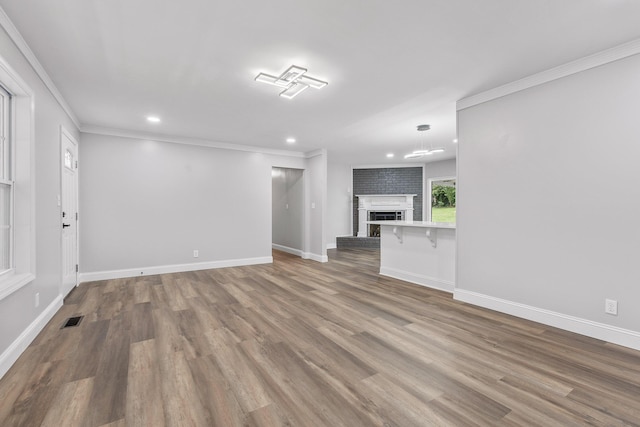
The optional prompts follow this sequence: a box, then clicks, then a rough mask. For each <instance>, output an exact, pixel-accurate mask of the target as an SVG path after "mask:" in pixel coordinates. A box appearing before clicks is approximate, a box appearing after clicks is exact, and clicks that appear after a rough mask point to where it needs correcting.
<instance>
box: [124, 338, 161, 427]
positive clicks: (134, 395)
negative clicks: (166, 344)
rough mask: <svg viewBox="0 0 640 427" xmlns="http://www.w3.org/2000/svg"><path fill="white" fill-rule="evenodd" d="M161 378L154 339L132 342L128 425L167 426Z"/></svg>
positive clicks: (128, 374)
mask: <svg viewBox="0 0 640 427" xmlns="http://www.w3.org/2000/svg"><path fill="white" fill-rule="evenodd" d="M161 378H162V376H161V375H160V366H159V363H158V354H157V353H156V352H155V342H154V340H152V339H151V340H147V341H139V342H135V343H133V344H131V348H130V355H129V369H128V372H127V401H126V411H125V421H126V424H127V426H129V427H134V426H139V427H146V426H154V427H163V426H164V425H165V420H164V405H163V400H162V393H161V387H160V386H161V384H160V382H161Z"/></svg>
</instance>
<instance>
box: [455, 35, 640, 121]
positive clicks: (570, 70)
mask: <svg viewBox="0 0 640 427" xmlns="http://www.w3.org/2000/svg"><path fill="white" fill-rule="evenodd" d="M639 53H640V39H636V40H632V41H630V42H627V43H624V44H621V45H619V46H616V47H612V48H611V49H607V50H603V51H601V52H598V53H595V54H593V55H589V56H585V57H584V58H580V59H577V60H575V61H571V62H568V63H566V64H563V65H560V66H558V67H554V68H551V69H549V70H545V71H542V72H540V73H536V74H533V75H531V76H528V77H525V78H523V79H520V80H516V81H514V82H511V83H507V84H505V85H502V86H498V87H496V88H494V89H489V90H487V91H485V92H481V93H478V94H476V95H472V96H469V97H467V98H463V99H461V100H459V101H458V102H457V103H456V110H457V111H460V110H464V109H465V108H469V107H473V106H474V105H478V104H482V103H483V102H487V101H491V100H494V99H497V98H501V97H503V96H506V95H510V94H512V93H515V92H519V91H521V90H525V89H529V88H532V87H534V86H539V85H541V84H544V83H548V82H551V81H553V80H558V79H561V78H563V77H567V76H570V75H572V74H576V73H579V72H581V71H586V70H589V69H591V68H595V67H599V66H601V65H604V64H608V63H610V62H614V61H618V60H620V59H624V58H627V57H629V56H633V55H637V54H639Z"/></svg>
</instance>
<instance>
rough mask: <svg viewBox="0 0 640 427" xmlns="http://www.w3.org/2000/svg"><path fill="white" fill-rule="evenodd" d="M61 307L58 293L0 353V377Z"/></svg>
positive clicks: (60, 297) (60, 296) (60, 298)
mask: <svg viewBox="0 0 640 427" xmlns="http://www.w3.org/2000/svg"><path fill="white" fill-rule="evenodd" d="M60 307H62V295H58V296H57V297H56V298H55V299H54V300H53V301H52V302H51V304H49V306H48V307H47V308H46V309H45V310H44V311H43V312H42V313H40V315H39V316H38V317H37V318H36V319H35V320H34V321H33V322H31V324H30V325H29V326H28V327H27V328H26V329H25V330H24V331H22V333H21V334H20V336H19V337H18V338H16V340H15V341H14V342H12V343H11V345H9V347H7V349H6V350H5V351H4V352H3V353H2V354H1V355H0V378H2V377H3V376H4V374H6V373H7V371H8V370H9V369H10V368H11V366H12V365H13V364H14V363H15V362H16V360H18V357H20V355H21V354H22V353H23V352H24V351H25V350H26V348H27V347H29V344H31V342H32V341H33V340H34V339H35V338H36V337H37V336H38V334H39V333H40V332H41V331H42V330H43V329H44V327H45V326H46V325H47V323H49V321H50V320H51V319H52V318H53V316H54V315H55V314H56V313H57V312H58V310H59V309H60Z"/></svg>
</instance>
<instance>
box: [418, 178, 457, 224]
mask: <svg viewBox="0 0 640 427" xmlns="http://www.w3.org/2000/svg"><path fill="white" fill-rule="evenodd" d="M449 180H454V181H456V184H457V180H458V178H457V177H456V176H450V175H447V176H438V177H433V178H429V179H428V180H427V191H426V194H427V195H428V197H429V203H428V204H427V203H425V206H426V207H427V209H428V210H427V221H429V222H431V221H432V220H433V219H432V213H431V210H432V209H433V197H432V196H431V194H432V192H433V183H434V182H438V181H449ZM447 224H455V222H450V223H447Z"/></svg>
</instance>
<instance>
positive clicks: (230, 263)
mask: <svg viewBox="0 0 640 427" xmlns="http://www.w3.org/2000/svg"><path fill="white" fill-rule="evenodd" d="M271 263H273V257H270V256H268V257H257V258H242V259H228V260H222V261H209V262H197V263H192V264H175V265H159V266H155V267H141V268H130V269H126V270H111V271H96V272H90V273H80V278H79V281H80V283H82V282H94V281H96V280H109V279H123V278H126V277H138V276H152V275H154V274H166V273H181V272H184V271H197V270H210V269H214V268H225V267H239V266H243V265H255V264H271Z"/></svg>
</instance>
